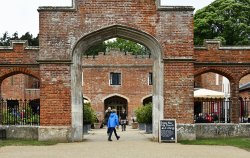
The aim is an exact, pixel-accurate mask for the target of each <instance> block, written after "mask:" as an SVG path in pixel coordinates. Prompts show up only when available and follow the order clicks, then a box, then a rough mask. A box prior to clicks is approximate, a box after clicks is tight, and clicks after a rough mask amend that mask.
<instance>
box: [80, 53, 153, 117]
mask: <svg viewBox="0 0 250 158" xmlns="http://www.w3.org/2000/svg"><path fill="white" fill-rule="evenodd" d="M82 60H83V61H82V63H83V65H82V67H83V87H82V89H83V90H82V91H83V96H84V97H85V98H86V99H88V100H89V101H90V102H91V105H92V107H93V108H94V109H95V111H96V112H97V113H98V116H99V118H100V119H102V118H103V116H104V111H105V110H106V109H107V107H108V106H111V107H114V108H116V109H117V110H118V114H119V113H120V112H121V109H122V108H125V109H126V111H127V112H128V116H129V117H128V118H131V117H132V116H134V110H135V109H137V108H138V107H139V106H141V105H143V102H144V103H145V102H149V101H150V100H151V102H152V90H153V89H152V86H153V85H152V84H153V81H152V79H153V76H152V67H153V59H152V58H150V56H146V55H145V56H136V55H131V53H126V54H125V53H124V52H119V51H117V50H111V51H110V52H106V53H105V54H104V53H100V54H99V55H98V56H95V58H93V57H88V58H87V57H86V56H85V57H83V59H82ZM110 61H112V63H110ZM148 100H149V101H148Z"/></svg>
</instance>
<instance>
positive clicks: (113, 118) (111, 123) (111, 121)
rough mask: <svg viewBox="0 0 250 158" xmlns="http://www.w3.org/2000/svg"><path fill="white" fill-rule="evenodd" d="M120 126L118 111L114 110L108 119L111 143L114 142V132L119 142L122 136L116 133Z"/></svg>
mask: <svg viewBox="0 0 250 158" xmlns="http://www.w3.org/2000/svg"><path fill="white" fill-rule="evenodd" d="M117 126H119V120H118V116H117V114H116V109H112V112H111V114H110V116H109V119H108V130H109V138H108V140H109V141H112V139H111V137H112V133H113V131H114V133H115V136H116V139H117V140H119V138H120V136H118V135H117V133H116V129H115V128H116V127H117Z"/></svg>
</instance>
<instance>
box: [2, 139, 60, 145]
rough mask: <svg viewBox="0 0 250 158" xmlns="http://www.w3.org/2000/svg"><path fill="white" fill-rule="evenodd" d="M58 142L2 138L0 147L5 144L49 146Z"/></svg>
mask: <svg viewBox="0 0 250 158" xmlns="http://www.w3.org/2000/svg"><path fill="white" fill-rule="evenodd" d="M57 143H58V142H54V141H37V140H22V139H10V140H0V147H3V146H47V145H55V144H57Z"/></svg>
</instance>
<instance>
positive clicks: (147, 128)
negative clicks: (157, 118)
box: [146, 123, 152, 133]
mask: <svg viewBox="0 0 250 158" xmlns="http://www.w3.org/2000/svg"><path fill="white" fill-rule="evenodd" d="M146 133H152V123H149V124H146Z"/></svg>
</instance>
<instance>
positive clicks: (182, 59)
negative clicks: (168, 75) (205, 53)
mask: <svg viewBox="0 0 250 158" xmlns="http://www.w3.org/2000/svg"><path fill="white" fill-rule="evenodd" d="M163 62H164V63H170V62H185V63H186V62H191V63H193V62H195V59H193V58H163Z"/></svg>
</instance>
